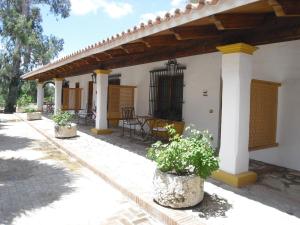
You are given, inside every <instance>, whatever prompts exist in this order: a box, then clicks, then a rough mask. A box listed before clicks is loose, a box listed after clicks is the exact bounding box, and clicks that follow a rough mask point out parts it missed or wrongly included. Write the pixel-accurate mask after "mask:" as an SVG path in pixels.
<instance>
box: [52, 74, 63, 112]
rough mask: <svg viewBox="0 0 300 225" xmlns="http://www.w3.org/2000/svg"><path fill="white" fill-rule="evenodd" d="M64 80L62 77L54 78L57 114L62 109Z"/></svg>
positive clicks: (55, 110) (55, 109)
mask: <svg viewBox="0 0 300 225" xmlns="http://www.w3.org/2000/svg"><path fill="white" fill-rule="evenodd" d="M62 82H63V79H62V78H54V83H55V97H54V98H55V100H54V113H55V114H56V113H57V112H58V111H59V110H60V109H61V96H62Z"/></svg>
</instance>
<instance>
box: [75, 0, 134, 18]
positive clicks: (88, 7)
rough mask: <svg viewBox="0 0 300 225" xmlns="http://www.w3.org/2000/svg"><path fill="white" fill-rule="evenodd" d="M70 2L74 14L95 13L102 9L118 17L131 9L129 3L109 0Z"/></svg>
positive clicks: (76, 0)
mask: <svg viewBox="0 0 300 225" xmlns="http://www.w3.org/2000/svg"><path fill="white" fill-rule="evenodd" d="M71 4H72V13H73V14H75V15H86V14H88V13H97V12H98V10H102V11H104V12H105V13H107V14H108V15H109V16H110V17H111V18H120V17H122V16H126V15H128V14H130V13H132V11H133V10H132V5H130V4H129V3H126V2H115V1H109V0H71Z"/></svg>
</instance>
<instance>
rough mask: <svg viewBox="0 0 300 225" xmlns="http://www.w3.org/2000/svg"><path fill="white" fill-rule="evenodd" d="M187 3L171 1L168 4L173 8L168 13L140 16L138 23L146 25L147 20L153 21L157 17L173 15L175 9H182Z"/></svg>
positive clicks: (184, 0) (158, 12)
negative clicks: (167, 14)
mask: <svg viewBox="0 0 300 225" xmlns="http://www.w3.org/2000/svg"><path fill="white" fill-rule="evenodd" d="M186 3H187V0H171V2H170V4H171V6H172V7H173V8H172V9H170V10H169V11H157V12H154V13H145V14H142V15H141V16H140V22H143V23H147V22H148V21H149V20H155V18H156V17H157V16H160V17H165V15H166V13H167V12H170V13H174V11H175V10H176V9H177V8H182V7H183V6H184V5H185V4H186Z"/></svg>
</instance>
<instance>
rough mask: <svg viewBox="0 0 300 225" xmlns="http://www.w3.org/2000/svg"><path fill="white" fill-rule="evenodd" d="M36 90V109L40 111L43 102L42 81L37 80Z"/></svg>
mask: <svg viewBox="0 0 300 225" xmlns="http://www.w3.org/2000/svg"><path fill="white" fill-rule="evenodd" d="M36 90H37V97H36V101H37V102H36V104H37V110H38V111H40V112H42V111H43V104H44V88H43V83H42V82H37V85H36Z"/></svg>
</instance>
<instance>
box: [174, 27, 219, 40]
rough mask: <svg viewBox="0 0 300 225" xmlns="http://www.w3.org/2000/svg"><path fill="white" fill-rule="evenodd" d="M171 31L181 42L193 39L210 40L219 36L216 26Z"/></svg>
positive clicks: (182, 28)
mask: <svg viewBox="0 0 300 225" xmlns="http://www.w3.org/2000/svg"><path fill="white" fill-rule="evenodd" d="M170 31H171V32H172V33H173V34H174V35H175V37H176V39H177V40H179V41H181V40H191V39H208V38H215V37H218V36H219V32H218V30H217V29H216V27H214V26H188V27H177V28H173V29H170Z"/></svg>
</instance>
